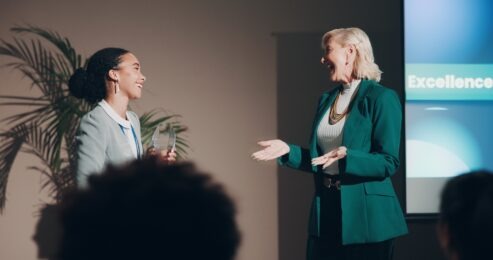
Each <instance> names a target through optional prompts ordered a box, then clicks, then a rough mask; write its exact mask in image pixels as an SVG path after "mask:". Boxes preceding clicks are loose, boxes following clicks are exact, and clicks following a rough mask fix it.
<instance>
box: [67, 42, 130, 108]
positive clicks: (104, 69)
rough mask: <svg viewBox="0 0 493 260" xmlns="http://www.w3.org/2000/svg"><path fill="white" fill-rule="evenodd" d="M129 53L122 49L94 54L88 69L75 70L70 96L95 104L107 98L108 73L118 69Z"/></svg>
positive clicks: (71, 80)
mask: <svg viewBox="0 0 493 260" xmlns="http://www.w3.org/2000/svg"><path fill="white" fill-rule="evenodd" d="M127 53H129V51H127V50H125V49H121V48H104V49H102V50H99V51H97V52H96V53H94V54H93V55H92V56H91V58H89V62H88V63H87V68H86V69H83V68H79V69H77V70H75V72H74V74H72V76H71V77H70V80H69V82H68V88H69V90H70V94H72V95H73V96H74V97H76V98H80V99H84V100H86V101H87V102H89V103H91V104H93V103H96V102H98V101H101V100H102V99H104V98H105V97H106V80H107V79H108V71H110V70H111V69H114V68H116V67H118V64H120V62H121V56H122V55H124V54H127Z"/></svg>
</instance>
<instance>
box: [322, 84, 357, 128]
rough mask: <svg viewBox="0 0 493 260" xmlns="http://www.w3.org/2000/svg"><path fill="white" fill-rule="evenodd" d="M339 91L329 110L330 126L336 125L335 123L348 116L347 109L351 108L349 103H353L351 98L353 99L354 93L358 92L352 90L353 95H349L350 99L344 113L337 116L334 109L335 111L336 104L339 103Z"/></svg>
mask: <svg viewBox="0 0 493 260" xmlns="http://www.w3.org/2000/svg"><path fill="white" fill-rule="evenodd" d="M341 91H342V90H341ZM341 91H339V94H338V95H337V97H336V100H335V101H334V103H332V106H331V108H330V113H329V124H331V125H335V124H337V122H339V121H341V119H343V118H344V117H345V116H346V115H347V114H348V112H349V107H350V106H351V102H352V101H353V98H354V96H355V94H356V92H358V89H355V90H354V92H353V94H352V95H351V99H350V100H349V104H348V106H347V107H346V109H345V110H344V112H342V113H340V114H339V113H337V111H336V109H337V102H338V101H339V96H341Z"/></svg>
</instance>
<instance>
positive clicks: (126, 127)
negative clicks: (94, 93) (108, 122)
mask: <svg viewBox="0 0 493 260" xmlns="http://www.w3.org/2000/svg"><path fill="white" fill-rule="evenodd" d="M98 105H100V106H101V107H102V108H103V110H104V112H106V114H108V115H109V116H110V117H111V119H113V120H114V121H115V122H116V123H117V124H119V125H120V128H121V129H122V131H123V133H124V134H125V136H126V137H127V140H128V143H129V144H130V148H131V149H132V154H133V155H134V156H135V158H137V157H138V155H137V149H138V147H137V142H138V141H136V139H135V138H136V137H135V136H134V133H133V132H132V123H131V122H130V120H128V119H125V118H122V117H121V116H120V115H119V114H118V113H117V112H116V111H115V110H114V109H113V108H112V107H111V106H110V105H109V104H108V102H106V101H105V100H104V99H103V100H101V101H100V102H99V104H98ZM126 115H127V118H130V116H129V114H128V111H127V112H126Z"/></svg>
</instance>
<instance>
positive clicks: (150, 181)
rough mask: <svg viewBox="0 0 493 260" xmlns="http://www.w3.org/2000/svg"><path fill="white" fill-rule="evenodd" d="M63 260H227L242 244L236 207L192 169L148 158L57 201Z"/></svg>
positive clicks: (110, 171)
mask: <svg viewBox="0 0 493 260" xmlns="http://www.w3.org/2000/svg"><path fill="white" fill-rule="evenodd" d="M62 226H63V230H64V231H63V239H62V243H61V250H60V257H61V259H64V260H68V259H71V260H75V259H92V260H94V259H105V260H108V259H119V260H121V259H132V260H135V259H173V260H176V259H194V260H195V259H214V260H231V259H233V258H234V255H235V252H236V249H237V246H238V244H239V232H238V229H237V226H236V222H235V207H234V204H233V202H232V201H231V199H230V198H229V197H228V196H227V195H226V194H225V192H224V190H223V188H222V186H221V185H219V184H218V183H216V182H214V181H213V180H212V179H211V177H210V176H209V175H207V174H204V173H202V172H199V171H198V170H197V169H196V168H195V167H194V166H193V165H192V164H177V165H171V166H165V165H160V164H159V163H157V162H156V160H154V159H152V158H150V159H147V160H142V161H135V162H133V163H131V164H129V165H127V166H125V167H123V168H112V167H110V168H108V170H107V171H106V172H105V173H104V174H102V175H93V176H91V177H90V178H89V185H88V188H87V189H82V190H77V191H74V192H72V193H71V194H69V195H67V198H66V200H65V201H64V202H63V203H62Z"/></svg>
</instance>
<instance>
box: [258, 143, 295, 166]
mask: <svg viewBox="0 0 493 260" xmlns="http://www.w3.org/2000/svg"><path fill="white" fill-rule="evenodd" d="M258 145H260V146H262V147H263V149H262V150H260V151H258V152H255V153H253V154H252V158H253V159H255V160H258V161H269V160H272V159H276V158H278V157H281V156H283V155H285V154H287V153H289V146H288V144H287V143H285V142H284V141H282V140H279V139H276V140H268V141H260V142H258Z"/></svg>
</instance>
